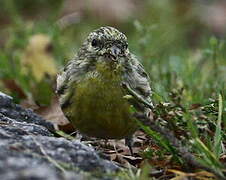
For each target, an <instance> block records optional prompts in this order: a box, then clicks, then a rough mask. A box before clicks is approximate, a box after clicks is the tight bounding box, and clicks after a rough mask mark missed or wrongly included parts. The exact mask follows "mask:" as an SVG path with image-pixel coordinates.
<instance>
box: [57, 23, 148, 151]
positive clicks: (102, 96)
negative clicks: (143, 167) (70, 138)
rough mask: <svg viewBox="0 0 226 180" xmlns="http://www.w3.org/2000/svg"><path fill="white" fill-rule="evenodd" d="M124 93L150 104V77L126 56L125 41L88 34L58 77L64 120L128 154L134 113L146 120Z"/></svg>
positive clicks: (106, 30) (114, 33)
mask: <svg viewBox="0 0 226 180" xmlns="http://www.w3.org/2000/svg"><path fill="white" fill-rule="evenodd" d="M125 87H129V88H130V89H132V90H133V91H134V92H135V93H136V94H138V95H139V96H140V97H142V98H143V99H145V100H146V101H147V102H148V103H150V104H152V102H151V88H150V84H149V77H148V75H147V73H146V72H145V70H144V68H143V66H142V65H141V64H140V63H139V61H138V60H137V59H136V57H135V56H134V55H133V54H132V53H130V51H129V48H128V43H127V37H126V36H125V35H124V34H123V33H121V32H120V31H118V30H117V29H115V28H113V27H109V26H107V27H101V28H99V29H97V30H94V31H93V32H91V33H90V34H89V35H88V37H87V39H86V40H85V41H84V43H83V44H82V47H81V48H80V49H79V51H78V53H77V54H76V55H75V57H74V58H73V59H72V60H71V61H69V62H68V64H67V65H66V66H65V67H64V68H63V70H62V71H61V72H60V74H58V77H57V89H56V92H57V94H58V96H59V102H60V105H61V108H62V110H63V112H64V114H65V116H66V117H67V118H68V119H69V121H70V122H71V123H72V124H73V125H74V126H75V128H76V129H78V130H79V132H80V133H81V134H84V135H87V136H91V137H96V138H102V139H123V138H125V140H126V144H127V145H128V146H129V148H130V150H131V146H132V141H131V139H132V138H131V137H132V135H133V133H134V132H135V131H136V130H137V128H138V127H137V123H136V121H135V118H134V116H133V112H134V109H135V110H136V111H138V112H142V113H145V114H147V113H148V112H149V110H150V109H149V108H147V107H146V106H145V104H144V103H142V102H140V101H137V98H135V97H134V95H133V94H130V93H129V92H128V90H127V89H126V88H125Z"/></svg>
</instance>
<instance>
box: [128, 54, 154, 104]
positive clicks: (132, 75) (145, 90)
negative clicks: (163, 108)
mask: <svg viewBox="0 0 226 180" xmlns="http://www.w3.org/2000/svg"><path fill="white" fill-rule="evenodd" d="M125 68H126V70H125V73H124V81H125V82H126V84H127V85H128V86H129V87H130V88H131V89H132V90H133V91H135V92H136V93H137V94H138V95H139V96H141V97H142V98H143V99H144V100H145V101H147V102H148V103H149V104H150V105H152V101H151V95H152V90H151V87H150V78H149V76H148V74H147V73H146V72H145V70H144V67H143V66H142V64H141V63H140V62H139V61H138V59H137V58H136V57H135V56H134V55H133V54H131V56H130V57H129V59H128V61H127V65H126V66H125Z"/></svg>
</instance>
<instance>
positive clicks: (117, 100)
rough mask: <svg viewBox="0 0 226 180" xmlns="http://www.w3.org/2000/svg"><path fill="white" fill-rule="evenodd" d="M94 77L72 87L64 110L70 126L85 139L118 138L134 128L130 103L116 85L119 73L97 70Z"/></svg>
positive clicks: (129, 132)
mask: <svg viewBox="0 0 226 180" xmlns="http://www.w3.org/2000/svg"><path fill="white" fill-rule="evenodd" d="M97 72H98V76H93V77H92V76H90V77H88V78H85V79H84V81H82V82H80V83H79V84H75V85H74V86H75V87H74V88H72V89H74V91H75V92H74V93H73V94H74V95H73V96H72V99H71V100H72V101H71V102H72V105H70V107H68V108H67V109H65V110H64V111H65V114H66V115H67V116H68V118H69V120H70V121H71V122H72V124H73V125H74V126H75V127H76V128H77V129H78V130H79V131H80V132H81V133H84V134H86V135H88V136H92V137H98V138H105V139H121V138H124V137H126V136H129V135H131V134H132V133H133V132H134V131H135V130H136V128H137V125H136V122H135V120H134V119H133V118H132V113H131V111H130V104H129V103H128V102H127V100H126V99H124V98H123V96H124V95H125V94H124V92H123V89H122V88H121V86H120V82H121V74H120V73H119V72H117V71H113V70H111V69H108V68H105V67H104V66H100V67H97Z"/></svg>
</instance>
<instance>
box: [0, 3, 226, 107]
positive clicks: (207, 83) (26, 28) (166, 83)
mask: <svg viewBox="0 0 226 180" xmlns="http://www.w3.org/2000/svg"><path fill="white" fill-rule="evenodd" d="M225 9H226V3H224V1H211V3H208V1H190V0H184V1H180V0H163V1H152V0H143V1H139V0H125V1H119V0H116V1H110V0H86V1H83V0H35V1H33V0H20V1H17V0H3V1H1V2H0V35H1V38H0V47H1V50H0V69H1V71H0V77H1V79H3V80H4V82H3V83H1V90H2V91H6V92H8V93H10V94H11V95H13V96H14V97H16V99H17V100H18V101H20V100H21V99H23V98H26V97H31V96H32V94H33V97H34V94H37V95H38V96H47V97H49V93H51V92H49V93H46V92H43V91H42V92H41V93H40V92H32V91H34V89H35V87H36V84H35V83H34V79H33V78H34V77H32V76H33V74H34V73H33V72H32V68H31V66H32V65H27V66H28V69H29V73H23V71H22V69H23V67H21V66H25V65H24V64H26V62H25V63H21V62H23V60H22V59H23V56H24V54H26V53H29V52H27V51H29V50H28V49H29V48H28V46H29V41H32V40H31V39H32V38H33V37H34V36H35V35H37V34H42V35H45V37H44V39H45V38H47V39H48V38H49V42H48V43H49V44H45V43H44V44H43V46H50V47H51V48H50V50H51V51H49V52H47V51H46V52H40V53H47V54H48V55H50V56H52V58H53V60H54V63H55V64H56V68H57V71H58V69H60V68H61V67H62V66H63V65H64V64H65V63H66V62H67V61H68V60H69V59H71V58H72V57H73V56H74V54H75V53H76V51H77V49H78V48H79V46H80V45H81V42H82V41H83V40H84V38H85V37H86V36H87V34H88V33H89V32H90V31H92V30H94V29H95V28H98V27H100V26H106V25H111V26H114V27H116V28H118V29H120V30H121V31H122V32H124V33H125V34H126V35H127V36H128V39H129V48H130V50H131V52H133V53H134V54H136V55H137V56H138V58H139V59H140V61H141V62H142V63H143V64H144V66H145V69H146V70H147V72H148V73H149V75H150V78H151V86H152V88H153V91H154V93H156V94H157V95H158V96H160V97H161V98H163V100H168V97H169V96H168V95H169V92H170V91H172V89H181V88H183V89H184V91H183V96H182V99H183V101H184V103H186V104H191V103H201V102H204V101H205V100H208V98H210V97H214V96H216V95H218V93H219V92H221V93H222V95H223V96H225V86H226V85H225V81H226V78H225V77H226V76H225V74H226V66H225V65H226V60H225V41H224V37H225V32H226V31H225V29H226V21H224V20H225V19H226V13H225ZM37 41H39V40H37ZM40 41H41V40H40ZM30 44H31V42H30ZM33 44H37V42H33ZM30 46H32V45H30ZM31 48H33V49H34V50H33V51H37V52H38V51H39V50H38V49H37V50H35V49H36V47H35V45H34V47H31ZM46 48H48V47H46ZM40 51H41V50H40ZM43 51H44V50H43ZM37 54H38V53H37ZM34 56H35V55H34ZM25 59H26V58H25ZM30 59H31V60H29V58H28V60H24V61H29V63H30V64H33V63H34V62H32V61H35V60H34V59H36V61H39V60H38V59H39V58H34V59H32V57H31V58H30ZM29 63H27V64H29ZM33 66H36V68H37V69H41V70H40V71H43V73H44V74H48V72H47V71H48V68H47V69H45V68H43V67H39V66H38V65H33ZM47 67H48V66H47ZM42 68H43V69H42ZM53 74H54V73H53ZM10 79H13V80H14V81H15V82H14V83H16V85H18V86H19V87H17V88H21V90H22V91H23V95H22V94H21V93H22V92H16V91H14V88H15V87H10V85H9V83H8V81H9V80H10ZM42 81H46V80H44V79H42ZM37 83H38V84H39V83H40V82H37ZM16 85H15V86H16ZM38 86H39V85H38ZM38 86H37V87H38ZM44 89H45V88H44ZM46 89H48V88H46ZM36 91H37V89H36ZM37 95H35V97H36V98H38V99H46V97H44V98H42V97H37ZM154 99H155V100H157V99H156V96H155V95H154ZM41 103H42V101H41ZM45 103H48V102H44V104H45Z"/></svg>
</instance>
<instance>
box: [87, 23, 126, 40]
mask: <svg viewBox="0 0 226 180" xmlns="http://www.w3.org/2000/svg"><path fill="white" fill-rule="evenodd" d="M94 38H98V39H100V40H106V41H107V40H112V41H121V42H125V43H127V37H126V36H125V34H123V33H122V32H120V31H119V30H117V29H115V28H113V27H110V26H106V27H101V28H99V29H97V30H94V31H93V32H91V33H90V34H89V36H88V38H87V39H88V40H90V41H92V40H93V39H94Z"/></svg>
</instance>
